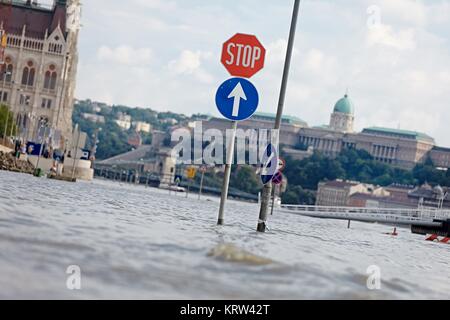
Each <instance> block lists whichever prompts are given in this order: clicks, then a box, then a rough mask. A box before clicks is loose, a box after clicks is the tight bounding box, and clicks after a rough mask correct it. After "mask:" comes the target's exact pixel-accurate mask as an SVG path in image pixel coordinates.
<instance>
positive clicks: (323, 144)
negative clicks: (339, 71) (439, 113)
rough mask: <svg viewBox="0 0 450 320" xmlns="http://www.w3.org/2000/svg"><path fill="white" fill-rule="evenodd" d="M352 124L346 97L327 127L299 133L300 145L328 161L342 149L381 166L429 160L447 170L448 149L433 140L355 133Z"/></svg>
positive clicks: (375, 130)
mask: <svg viewBox="0 0 450 320" xmlns="http://www.w3.org/2000/svg"><path fill="white" fill-rule="evenodd" d="M353 121H354V106H353V103H352V102H351V100H350V99H349V98H348V95H346V96H345V97H344V98H343V99H341V100H339V101H338V103H337V104H336V106H335V109H334V112H333V114H332V116H331V121H330V126H321V127H312V128H311V127H305V128H302V129H300V131H299V135H298V139H299V142H300V144H302V145H304V146H305V147H310V148H313V149H314V150H317V151H320V152H322V153H324V154H326V155H328V156H331V157H333V156H336V155H337V154H339V153H340V152H341V151H342V150H343V149H344V148H354V149H363V150H366V151H367V152H369V153H370V154H371V155H372V156H373V157H374V158H375V159H376V160H378V161H380V162H384V163H387V164H391V165H394V166H397V167H401V168H405V169H411V168H413V167H414V166H415V165H416V164H418V163H424V162H425V161H426V159H427V158H428V157H430V158H431V160H432V161H433V163H434V165H435V166H437V167H441V168H449V167H450V149H446V148H439V147H436V145H435V140H434V139H433V138H432V137H430V136H428V135H426V134H424V133H421V132H415V131H408V130H400V129H390V128H379V127H372V128H366V129H364V130H363V131H362V132H360V133H354V132H353ZM293 156H295V155H294V154H293Z"/></svg>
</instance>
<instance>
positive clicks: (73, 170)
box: [72, 125, 81, 180]
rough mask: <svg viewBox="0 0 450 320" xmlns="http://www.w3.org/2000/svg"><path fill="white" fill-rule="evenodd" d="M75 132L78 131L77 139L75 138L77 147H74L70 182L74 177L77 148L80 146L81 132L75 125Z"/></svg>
mask: <svg viewBox="0 0 450 320" xmlns="http://www.w3.org/2000/svg"><path fill="white" fill-rule="evenodd" d="M77 130H78V137H77V145H76V146H75V158H73V167H72V180H73V179H74V176H75V165H76V163H77V157H78V146H79V144H80V135H81V130H80V128H79V127H78V125H77Z"/></svg>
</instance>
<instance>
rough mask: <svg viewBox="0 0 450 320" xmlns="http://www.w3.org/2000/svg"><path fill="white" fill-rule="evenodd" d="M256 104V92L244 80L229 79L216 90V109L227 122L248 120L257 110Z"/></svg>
mask: <svg viewBox="0 0 450 320" xmlns="http://www.w3.org/2000/svg"><path fill="white" fill-rule="evenodd" d="M258 104H259V95H258V91H257V90H256V88H255V86H254V85H253V84H252V83H251V82H250V81H248V80H246V79H243V78H232V79H229V80H227V81H225V82H224V83H222V84H221V85H220V87H219V89H218V90H217V94H216V105H217V108H218V109H219V112H220V113H221V114H222V115H223V116H224V117H225V118H227V119H228V120H232V121H242V120H246V119H248V118H250V117H251V116H252V115H253V114H254V113H255V112H256V109H258Z"/></svg>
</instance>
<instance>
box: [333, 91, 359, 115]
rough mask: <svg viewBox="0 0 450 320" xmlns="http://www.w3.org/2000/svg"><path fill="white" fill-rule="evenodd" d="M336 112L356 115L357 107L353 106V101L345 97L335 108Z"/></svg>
mask: <svg viewBox="0 0 450 320" xmlns="http://www.w3.org/2000/svg"><path fill="white" fill-rule="evenodd" d="M334 112H340V113H346V114H355V107H354V105H353V102H352V100H350V98H349V97H348V95H345V96H344V97H343V98H342V99H341V100H339V101H338V102H337V103H336V105H335V106H334Z"/></svg>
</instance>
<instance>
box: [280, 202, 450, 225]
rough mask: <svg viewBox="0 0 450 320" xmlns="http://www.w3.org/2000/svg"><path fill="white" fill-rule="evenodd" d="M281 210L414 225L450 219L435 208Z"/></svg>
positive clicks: (293, 207)
mask: <svg viewBox="0 0 450 320" xmlns="http://www.w3.org/2000/svg"><path fill="white" fill-rule="evenodd" d="M281 210H283V211H288V212H290V213H295V214H300V215H305V216H311V217H317V218H329V219H342V220H358V221H372V222H389V223H406V224H409V223H414V224H420V225H438V224H439V223H437V224H436V223H434V222H433V221H434V220H447V219H450V210H439V209H433V208H418V209H407V208H357V207H325V206H299V205H282V206H281Z"/></svg>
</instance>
